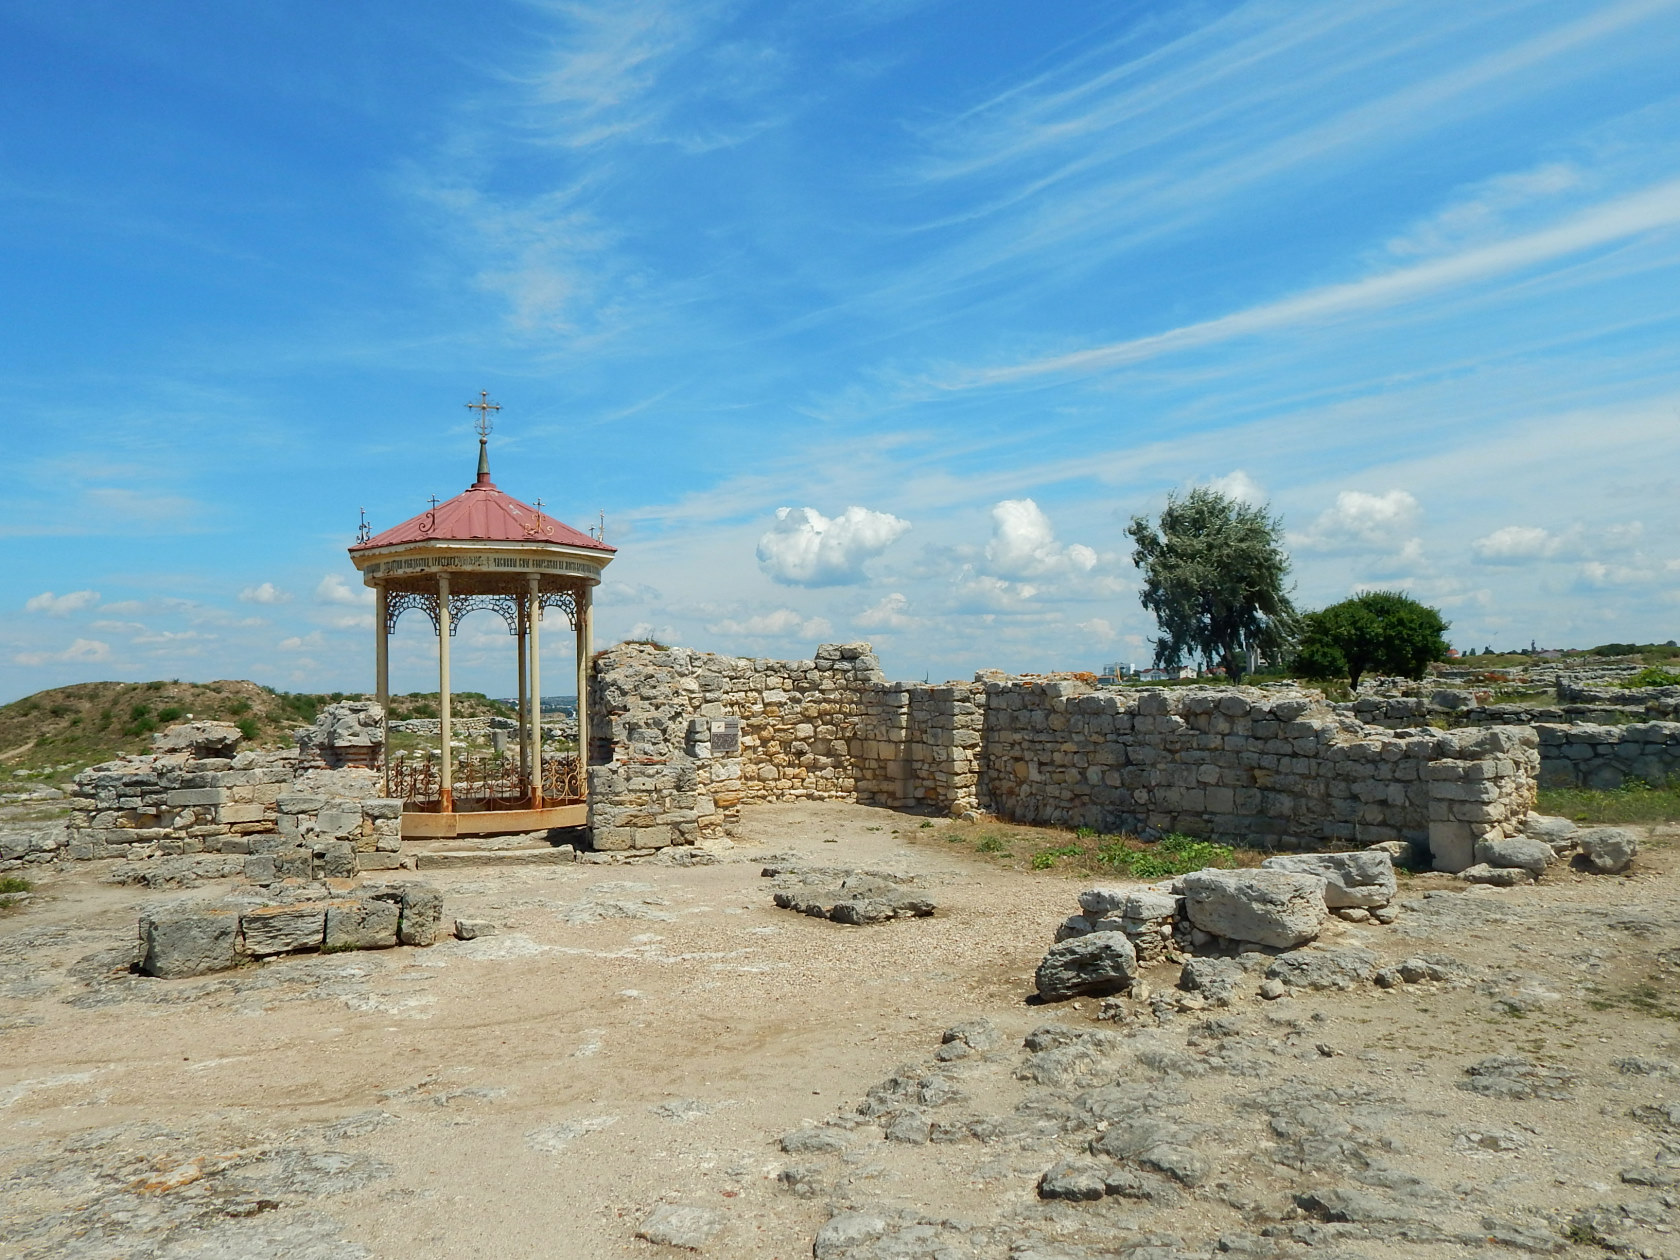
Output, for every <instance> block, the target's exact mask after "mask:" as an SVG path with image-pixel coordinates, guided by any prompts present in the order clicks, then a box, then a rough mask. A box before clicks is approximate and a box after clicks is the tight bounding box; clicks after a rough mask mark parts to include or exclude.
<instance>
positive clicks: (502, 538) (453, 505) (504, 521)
mask: <svg viewBox="0 0 1680 1260" xmlns="http://www.w3.org/2000/svg"><path fill="white" fill-rule="evenodd" d="M440 541H441V542H526V543H554V544H557V545H559V546H562V547H583V548H586V549H587V550H590V551H606V552H614V551H617V550H618V548H616V547H609V546H607V544H606V543H604V542H599V541H597V540H596V539H594V538H591V537H590V536H589V535H588V534H582V533H579V532H578V531H577V530H575V529H573V528H572V527H571V526H570V525H567V524H566V523H565V522H564V521H558V520H556V519H555V518H554V517H552V516H549V515H548V514H547V513H546V512H539V511H537V509H536V508H534V507H532V506H530V505H529V504H527V503H521V502H520V501H519V500H518V499H516V498H514V497H513V496H512V495H511V494H503V493H502V492H501V491H500V490H498V489H496V485H495V483H494V482H493V481H491V480H490V476H489V473H488V472H485V473H481V474H480V475H479V479H478V482H477V483H476V484H474V485H471V486H468V487H467V488H466V489H465V490H463V491H462V492H461V493H460V494H458V495H456V496H455V497H454V498H453V499H450V500H449V501H448V502H446V503H440V504H438V505H437V506H436V507H435V508H429V509H427V510H426V511H424V512H422V513H420V515H419V516H414V517H410V518H409V519H408V520H406V521H404V522H403V523H402V524H401V525H393V526H392V527H391V528H390V529H388V530H386V531H385V532H384V533H382V534H375V535H374V536H373V537H372V538H370V539H368V540H367V541H366V542H365V543H357V544H356V545H355V546H354V547H352V548H350V550H351V551H373V550H376V549H377V548H380V547H394V546H396V545H398V544H399V543H418V542H440Z"/></svg>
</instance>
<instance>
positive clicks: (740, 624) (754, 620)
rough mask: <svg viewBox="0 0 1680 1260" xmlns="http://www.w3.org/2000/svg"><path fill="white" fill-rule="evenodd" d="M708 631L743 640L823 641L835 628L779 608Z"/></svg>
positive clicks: (715, 625) (716, 625)
mask: <svg viewBox="0 0 1680 1260" xmlns="http://www.w3.org/2000/svg"><path fill="white" fill-rule="evenodd" d="M706 629H708V630H710V631H711V632H712V633H713V634H729V635H734V636H736V637H737V638H742V639H821V638H824V637H825V636H827V635H828V634H829V633H830V632H831V631H832V630H833V627H832V626H830V625H829V623H828V621H827V619H825V618H823V617H806V616H805V615H803V614H802V613H797V612H795V611H794V610H793V609H791V608H778V609H776V610H774V611H773V612H767V613H760V614H759V615H758V616H756V617H748V618H746V619H745V620H744V621H733V620H726V621H717V622H713V623H712V624H711V625H709V626H707V627H706Z"/></svg>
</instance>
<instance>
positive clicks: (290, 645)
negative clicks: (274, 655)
mask: <svg viewBox="0 0 1680 1260" xmlns="http://www.w3.org/2000/svg"><path fill="white" fill-rule="evenodd" d="M322 642H323V641H322V638H321V632H320V631H319V630H311V631H310V632H309V633H308V634H306V635H302V636H299V635H295V634H294V635H293V636H292V637H291V638H289V639H281V640H280V642H279V644H278V646H279V648H280V650H281V651H282V652H307V651H310V650H311V649H314V648H318V647H321V646H322Z"/></svg>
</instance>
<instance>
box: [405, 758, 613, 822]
mask: <svg viewBox="0 0 1680 1260" xmlns="http://www.w3.org/2000/svg"><path fill="white" fill-rule="evenodd" d="M438 769H439V766H438V755H437V754H436V753H434V752H426V753H423V754H418V755H415V754H409V753H398V754H397V755H396V756H395V757H393V758H392V759H391V765H390V788H389V791H390V793H391V795H392V796H394V797H397V798H399V799H401V800H402V801H404V802H405V803H406V804H407V806H408V808H410V809H412V810H418V811H421V812H429V811H436V810H437V809H438V807H439V805H440V802H441V796H442V793H441V790H440V783H439V775H438ZM542 789H543V804H544V805H564V804H567V803H568V802H574V801H581V800H582V799H583V767H582V765H581V764H580V763H579V761H578V758H577V755H576V754H575V753H564V754H560V755H557V756H548V757H544V758H543V759H542ZM450 790H451V795H452V796H453V798H454V800H455V802H456V804H457V805H458V806H459V805H464V804H467V803H468V802H471V803H472V804H473V805H474V806H475V807H476V808H478V809H526V808H529V806H530V803H531V787H530V781H529V779H528V778H527V777H526V775H525V774H524V772H523V771H522V770H521V769H520V766H519V762H518V760H517V759H516V758H513V757H496V756H481V755H474V754H472V753H459V754H457V755H456V757H455V766H454V774H453V776H452V781H451V784H450Z"/></svg>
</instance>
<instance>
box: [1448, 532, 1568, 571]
mask: <svg viewBox="0 0 1680 1260" xmlns="http://www.w3.org/2000/svg"><path fill="white" fill-rule="evenodd" d="M1562 543H1563V540H1562V539H1561V538H1559V537H1558V536H1557V535H1555V534H1553V533H1551V532H1550V531H1548V530H1544V529H1541V528H1540V527H1539V526H1538V525H1507V526H1505V527H1504V528H1503V529H1496V530H1494V531H1493V533H1491V534H1488V535H1487V536H1486V537H1484V538H1478V539H1476V540H1475V541H1474V542H1472V543H1471V544H1470V549H1471V550H1472V551H1474V552H1475V553H1476V558H1477V559H1478V560H1481V561H1482V562H1483V563H1486V564H1521V563H1522V562H1523V561H1525V560H1542V559H1545V558H1546V557H1548V556H1555V555H1556V554H1557V552H1558V548H1559V547H1560V546H1561V545H1562Z"/></svg>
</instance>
